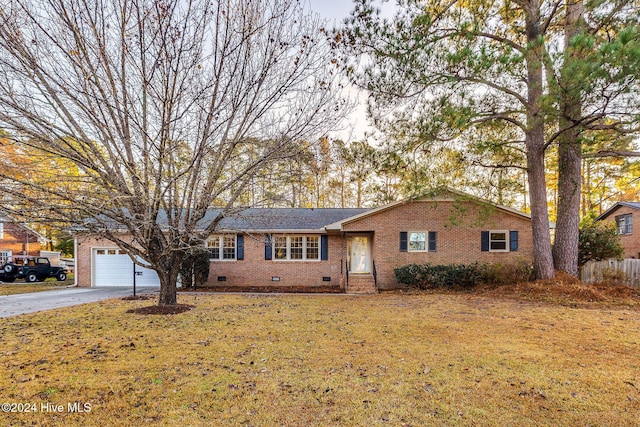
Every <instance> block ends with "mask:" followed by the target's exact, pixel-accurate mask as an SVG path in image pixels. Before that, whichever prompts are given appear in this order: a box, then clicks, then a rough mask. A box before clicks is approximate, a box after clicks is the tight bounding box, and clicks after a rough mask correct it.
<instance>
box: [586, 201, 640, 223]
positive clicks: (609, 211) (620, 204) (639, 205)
mask: <svg viewBox="0 0 640 427" xmlns="http://www.w3.org/2000/svg"><path fill="white" fill-rule="evenodd" d="M621 207H626V208H632V209H636V210H640V202H616V203H615V204H614V205H613V206H611V207H610V208H609V209H607V210H606V211H604V212H603V213H601V214H600V215H598V216H597V217H596V221H600V220H603V219H605V218H606V217H608V216H609V215H611V214H612V213H613V212H614V211H616V210H617V209H618V208H621Z"/></svg>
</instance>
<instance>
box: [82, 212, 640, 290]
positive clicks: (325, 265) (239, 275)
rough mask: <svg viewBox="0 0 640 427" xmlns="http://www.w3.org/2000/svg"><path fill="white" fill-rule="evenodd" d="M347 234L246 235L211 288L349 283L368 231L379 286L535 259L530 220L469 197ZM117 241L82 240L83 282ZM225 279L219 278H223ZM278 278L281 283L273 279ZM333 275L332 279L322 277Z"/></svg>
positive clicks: (383, 217)
mask: <svg viewBox="0 0 640 427" xmlns="http://www.w3.org/2000/svg"><path fill="white" fill-rule="evenodd" d="M639 228H640V227H639ZM484 230H508V231H510V230H517V231H518V241H519V244H518V251H517V252H504V253H497V252H483V251H481V232H482V231H484ZM344 231H345V232H344V233H335V234H329V236H328V244H329V248H328V260H326V261H321V260H320V261H278V260H265V244H264V242H265V236H264V235H245V237H244V260H239V261H212V262H211V266H210V273H209V280H208V285H209V286H215V285H223V286H269V285H278V286H322V285H340V286H341V287H344V280H345V277H344V276H345V271H344V270H345V261H346V258H347V254H346V252H347V236H348V235H349V233H367V234H369V235H370V236H372V240H371V241H372V248H371V256H372V259H373V260H374V261H375V264H376V270H377V274H378V287H379V288H380V289H392V288H395V287H397V286H398V285H397V282H396V279H395V276H394V274H393V269H394V268H395V267H398V266H402V265H406V264H412V263H426V262H428V263H431V264H460V263H472V262H475V261H478V262H504V263H508V262H514V261H517V260H527V261H531V260H532V259H533V244H532V238H531V222H530V220H529V219H528V218H526V217H524V216H521V215H517V214H515V213H512V212H508V211H505V210H502V209H499V208H496V207H494V206H492V205H485V204H479V203H476V202H470V201H462V202H456V201H437V202H435V201H413V202H407V203H404V204H399V205H395V206H393V207H391V208H389V209H386V210H382V211H379V212H377V213H374V214H372V215H369V216H366V217H363V218H361V219H359V220H355V221H352V222H349V223H347V224H345V226H344ZM401 231H407V232H409V231H435V232H437V249H436V251H435V252H400V250H399V244H400V242H399V240H400V232H401ZM112 246H113V244H111V243H108V242H100V241H96V240H92V239H83V240H79V246H78V253H77V255H76V267H77V273H76V274H77V277H78V284H79V285H80V286H90V284H91V248H94V247H112ZM219 276H225V277H226V281H224V282H219V281H218V277H219ZM274 276H277V277H279V278H280V280H279V281H277V282H274V281H272V277H274ZM323 277H329V278H330V279H331V281H329V282H325V281H323Z"/></svg>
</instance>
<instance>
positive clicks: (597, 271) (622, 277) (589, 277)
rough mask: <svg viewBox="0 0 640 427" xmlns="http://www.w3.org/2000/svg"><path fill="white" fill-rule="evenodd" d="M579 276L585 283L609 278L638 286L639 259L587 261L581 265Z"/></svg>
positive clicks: (639, 282)
mask: <svg viewBox="0 0 640 427" xmlns="http://www.w3.org/2000/svg"><path fill="white" fill-rule="evenodd" d="M580 278H581V279H582V281H583V282H585V283H596V282H602V281H603V280H611V281H615V282H619V283H624V284H626V285H630V286H640V259H623V260H617V259H606V260H604V261H589V262H588V263H586V264H585V265H583V266H582V268H581V270H580Z"/></svg>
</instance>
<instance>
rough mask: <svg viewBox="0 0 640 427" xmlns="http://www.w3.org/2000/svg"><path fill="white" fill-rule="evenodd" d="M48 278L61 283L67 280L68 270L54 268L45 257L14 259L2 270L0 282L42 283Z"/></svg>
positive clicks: (0, 271) (0, 270)
mask: <svg viewBox="0 0 640 427" xmlns="http://www.w3.org/2000/svg"><path fill="white" fill-rule="evenodd" d="M47 277H55V278H56V279H58V280H59V281H61V282H62V281H65V280H67V270H66V269H65V268H64V267H55V266H52V265H51V263H50V262H49V258H43V257H14V259H13V261H9V262H7V263H6V264H5V265H3V266H2V268H1V269H0V281H2V282H13V281H15V280H16V279H25V280H26V281H27V282H28V283H32V282H42V281H43V280H44V279H46V278H47Z"/></svg>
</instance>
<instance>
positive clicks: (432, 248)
mask: <svg viewBox="0 0 640 427" xmlns="http://www.w3.org/2000/svg"><path fill="white" fill-rule="evenodd" d="M437 235H438V234H437V233H436V232H435V231H430V232H429V252H435V251H436V238H437Z"/></svg>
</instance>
